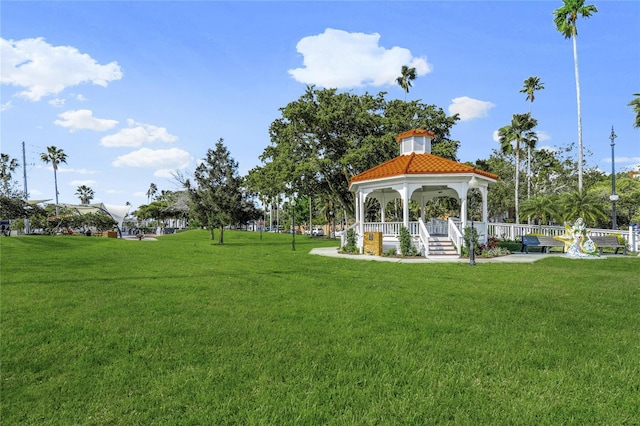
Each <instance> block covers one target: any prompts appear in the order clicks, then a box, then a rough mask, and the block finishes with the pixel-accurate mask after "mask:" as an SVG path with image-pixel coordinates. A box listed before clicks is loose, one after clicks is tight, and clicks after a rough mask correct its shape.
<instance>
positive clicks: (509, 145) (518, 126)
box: [498, 114, 538, 223]
mask: <svg viewBox="0 0 640 426" xmlns="http://www.w3.org/2000/svg"><path fill="white" fill-rule="evenodd" d="M537 125H538V121H537V120H536V119H535V118H532V117H531V115H530V114H514V115H513V118H512V119H511V124H510V125H508V126H504V127H502V128H501V129H500V130H499V131H498V135H499V137H500V145H501V149H502V151H503V152H504V153H507V154H508V153H511V152H513V153H514V154H515V219H516V223H520V209H519V188H520V150H521V146H522V145H523V144H524V145H526V146H535V143H536V141H537V140H538V136H537V135H536V133H535V132H534V131H533V128H534V127H536V126H537Z"/></svg>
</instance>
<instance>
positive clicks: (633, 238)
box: [487, 222, 640, 251]
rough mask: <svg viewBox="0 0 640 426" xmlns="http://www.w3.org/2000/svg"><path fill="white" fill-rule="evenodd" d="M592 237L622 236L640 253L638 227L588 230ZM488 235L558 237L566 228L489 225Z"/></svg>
mask: <svg viewBox="0 0 640 426" xmlns="http://www.w3.org/2000/svg"><path fill="white" fill-rule="evenodd" d="M587 231H588V232H589V235H590V236H593V237H602V236H606V235H622V237H623V238H624V239H625V240H626V241H627V244H628V245H629V248H630V249H631V250H632V251H638V248H639V247H640V241H639V240H640V228H638V226H637V225H636V227H635V229H634V227H629V229H626V230H625V229H616V230H614V229H598V228H587ZM487 234H488V235H489V236H493V237H498V238H500V239H501V240H512V241H515V240H519V239H520V238H521V237H522V236H523V235H528V234H542V235H546V236H549V237H558V236H560V235H564V234H565V227H564V226H539V225H527V224H517V225H516V224H515V223H491V222H490V223H487Z"/></svg>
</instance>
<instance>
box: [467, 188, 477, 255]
mask: <svg viewBox="0 0 640 426" xmlns="http://www.w3.org/2000/svg"><path fill="white" fill-rule="evenodd" d="M469 188H470V189H471V235H470V237H469V265H470V266H475V265H476V230H475V227H474V224H473V210H474V204H475V202H474V201H475V200H474V198H475V195H476V189H477V188H478V180H477V179H476V177H475V176H472V177H471V180H470V181H469Z"/></svg>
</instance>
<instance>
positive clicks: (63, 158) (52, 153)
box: [40, 146, 67, 216]
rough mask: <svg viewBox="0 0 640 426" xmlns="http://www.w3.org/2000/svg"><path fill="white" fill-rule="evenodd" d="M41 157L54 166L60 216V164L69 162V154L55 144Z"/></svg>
mask: <svg viewBox="0 0 640 426" xmlns="http://www.w3.org/2000/svg"><path fill="white" fill-rule="evenodd" d="M40 159H41V160H42V161H44V162H45V164H49V163H51V165H52V166H53V183H54V185H55V189H56V216H58V215H59V214H60V208H59V207H58V164H60V163H65V164H66V163H67V154H65V153H64V151H63V150H62V149H58V148H56V147H55V146H48V147H47V152H43V153H41V154H40Z"/></svg>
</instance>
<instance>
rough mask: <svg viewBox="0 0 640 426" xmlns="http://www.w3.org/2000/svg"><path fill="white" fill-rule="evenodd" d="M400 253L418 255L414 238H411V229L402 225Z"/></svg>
mask: <svg viewBox="0 0 640 426" xmlns="http://www.w3.org/2000/svg"><path fill="white" fill-rule="evenodd" d="M400 253H401V254H402V256H417V255H418V250H416V248H415V246H414V245H413V240H412V239H411V234H410V233H409V230H408V229H407V228H406V227H404V226H401V227H400Z"/></svg>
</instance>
